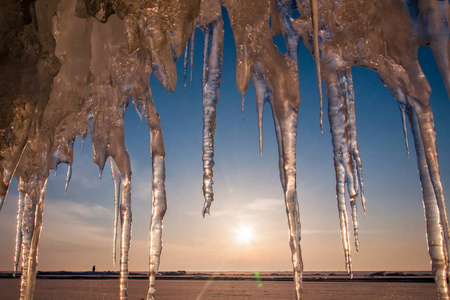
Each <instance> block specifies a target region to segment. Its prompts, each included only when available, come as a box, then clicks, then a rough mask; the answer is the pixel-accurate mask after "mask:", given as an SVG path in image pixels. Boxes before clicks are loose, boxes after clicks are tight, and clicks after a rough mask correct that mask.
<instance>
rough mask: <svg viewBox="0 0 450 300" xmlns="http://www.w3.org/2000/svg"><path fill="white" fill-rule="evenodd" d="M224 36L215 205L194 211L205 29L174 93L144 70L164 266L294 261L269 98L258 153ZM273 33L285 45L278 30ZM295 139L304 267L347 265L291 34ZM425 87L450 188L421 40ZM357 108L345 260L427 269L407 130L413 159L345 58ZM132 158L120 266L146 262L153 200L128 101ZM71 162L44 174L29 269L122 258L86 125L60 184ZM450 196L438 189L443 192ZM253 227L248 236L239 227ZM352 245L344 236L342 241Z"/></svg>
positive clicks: (393, 121)
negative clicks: (355, 216)
mask: <svg viewBox="0 0 450 300" xmlns="http://www.w3.org/2000/svg"><path fill="white" fill-rule="evenodd" d="M225 23H226V25H225V48H224V63H223V72H222V86H221V90H220V100H219V104H218V106H217V127H216V138H215V157H214V159H215V162H216V165H215V167H214V182H215V184H214V192H215V201H214V202H213V204H212V207H211V216H207V217H206V218H205V219H203V218H202V216H201V209H202V206H203V195H202V161H201V155H202V153H201V151H202V100H201V60H202V47H203V41H202V39H203V35H202V34H201V32H200V31H199V30H198V29H197V30H198V32H197V35H196V49H195V64H194V76H193V81H192V83H191V84H188V87H187V88H186V89H184V87H183V84H184V82H183V61H182V59H180V60H179V61H178V63H177V66H178V83H177V89H176V91H175V93H169V92H167V91H165V90H164V89H163V88H162V87H161V85H160V84H159V82H157V80H156V79H155V78H154V77H152V78H151V80H150V86H151V88H152V92H153V97H154V100H155V104H156V107H157V110H158V112H159V114H160V115H161V122H162V129H163V133H164V140H165V145H166V167H167V169H166V175H167V181H166V188H167V202H168V211H167V214H166V217H165V219H164V232H163V253H162V260H161V268H160V270H162V271H164V270H191V271H193V270H205V271H206V270H209V271H214V270H217V271H218V270H223V271H227V270H248V271H256V270H258V271H264V270H291V269H292V267H291V262H290V249H289V245H288V227H287V219H286V215H285V208H284V200H283V192H282V189H281V185H280V180H279V175H278V174H279V172H278V153H277V146H276V139H275V134H274V127H273V121H272V116H271V110H270V106H268V105H267V106H266V107H265V109H266V110H265V113H264V154H263V157H262V158H260V155H259V146H258V129H257V119H256V106H255V99H254V98H255V96H254V90H253V86H252V84H250V85H249V89H248V91H247V94H246V102H245V120H244V121H243V120H242V117H241V103H240V99H241V96H240V93H239V92H238V90H237V88H236V83H235V78H236V77H235V71H236V69H235V63H236V61H235V59H236V58H235V49H234V40H233V36H232V31H231V28H230V26H229V21H228V19H227V18H225ZM276 40H277V45H279V47H280V50H281V51H283V49H282V48H283V47H282V46H281V44H280V38H277V39H276ZM300 48H301V49H300V50H299V65H300V94H301V105H300V114H299V125H298V126H299V131H298V141H297V189H298V199H299V202H300V215H301V221H302V250H303V260H304V266H305V270H330V271H331V270H342V271H344V270H345V264H344V255H343V250H342V243H341V238H340V233H339V220H338V213H337V205H336V196H335V175H334V168H333V152H332V146H331V136H330V133H329V125H328V121H327V117H326V115H327V114H326V112H327V105H326V101H325V107H324V112H325V118H324V135H323V136H321V135H320V129H319V120H318V116H319V103H318V92H317V82H316V75H315V66H314V61H313V59H312V57H311V55H310V53H309V52H308V51H307V50H306V49H305V48H304V47H303V45H301V47H300ZM419 56H420V61H421V65H422V68H423V70H424V72H425V74H426V76H427V78H428V80H429V82H430V85H431V87H432V89H433V94H432V97H431V103H432V107H433V110H434V116H435V123H436V131H437V147H438V153H439V162H440V170H441V180H442V184H443V187H444V191H445V196H446V198H447V199H450V192H449V191H450V155H449V153H450V135H449V134H450V131H449V128H450V118H448V117H447V115H448V113H450V102H449V100H448V97H447V94H446V92H445V88H444V85H443V83H442V79H441V77H440V74H439V71H438V69H437V66H436V64H435V62H434V58H433V57H432V55H431V51H430V50H429V49H428V48H423V49H421V50H420V52H419ZM353 80H354V85H355V96H356V121H357V126H358V138H359V147H360V151H361V157H362V160H363V171H364V183H365V191H366V198H367V202H368V203H367V219H364V216H363V214H362V209H361V206H360V205H359V203H358V205H359V207H358V209H359V212H360V216H359V222H360V241H361V247H360V251H359V253H357V252H356V251H355V250H354V247H353V251H352V254H353V255H352V259H353V268H354V270H428V269H430V263H429V257H428V253H427V246H426V245H427V243H426V237H425V221H424V216H423V206H422V194H421V188H420V184H419V176H418V171H417V163H416V158H415V152H414V148H413V140H412V138H411V137H410V145H411V154H412V155H411V161H408V156H407V153H406V149H405V142H404V138H403V131H402V125H401V116H400V111H399V109H398V106H397V103H396V101H395V100H394V99H393V98H392V96H391V94H390V93H389V91H388V89H387V88H386V87H385V86H384V85H383V84H382V83H381V81H380V80H379V78H378V76H377V74H376V73H375V72H373V71H370V70H366V69H363V68H358V67H355V68H353ZM125 130H126V137H125V139H126V145H127V148H128V151H129V154H130V157H131V164H132V170H133V176H132V209H133V229H132V243H131V254H130V270H131V271H145V270H147V269H148V236H149V234H148V228H149V222H150V211H151V210H150V203H151V158H150V155H149V134H148V130H147V125H146V124H145V121H144V122H141V121H140V119H139V117H138V115H137V113H136V112H135V111H134V108H133V107H132V106H130V107H129V108H128V110H127V111H126V117H125ZM66 170H67V167H66V166H65V165H61V166H60V167H59V170H58V175H57V176H56V177H54V175H55V172H53V171H52V173H51V175H50V179H49V182H48V185H47V192H46V203H45V212H44V227H43V232H42V235H41V242H40V246H39V265H38V268H39V270H89V269H90V268H91V267H92V265H94V264H95V265H96V267H97V270H99V271H103V270H118V266H117V267H114V266H113V263H112V242H113V221H114V215H113V212H114V207H113V204H114V199H113V186H112V180H111V178H110V169H109V164H107V166H106V167H105V170H104V172H103V179H101V180H99V179H98V168H97V166H96V165H95V164H93V163H92V146H91V143H90V136H88V138H87V139H86V143H85V147H84V151H82V150H81V138H79V139H78V140H77V142H76V143H75V155H74V166H73V176H72V181H71V183H70V187H69V191H68V193H67V194H65V193H64V182H65V175H66ZM17 198H18V195H17V181H16V180H15V179H14V181H13V182H12V184H11V187H10V191H9V194H8V198H7V199H6V203H5V205H4V206H3V210H2V212H1V213H0V241H1V247H0V270H12V268H13V254H14V239H15V226H16V221H15V218H16V210H17ZM447 203H448V202H447ZM245 227H246V228H251V232H252V233H251V234H250V239H249V240H248V241H243V240H242V238H239V234H238V233H239V232H240V231H241V232H242V229H241V228H245ZM352 246H353V244H352Z"/></svg>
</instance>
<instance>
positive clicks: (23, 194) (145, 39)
mask: <svg viewBox="0 0 450 300" xmlns="http://www.w3.org/2000/svg"><path fill="white" fill-rule="evenodd" d="M222 6H223V7H224V8H225V9H226V11H227V13H228V15H229V19H230V23H231V27H232V29H233V35H234V39H235V43H236V59H237V64H236V83H237V88H238V89H239V91H240V92H241V93H242V101H244V94H245V92H246V89H247V86H248V83H249V80H250V78H251V79H252V82H253V84H254V87H255V91H256V102H257V113H258V125H259V135H260V149H261V152H262V116H263V107H264V104H265V103H266V102H268V103H269V104H270V106H271V109H272V113H273V120H274V124H275V131H276V137H277V142H278V150H279V168H280V179H281V184H282V187H283V191H284V197H285V204H286V212H287V218H288V225H289V232H290V242H289V243H290V247H291V250H292V263H293V269H294V279H295V289H296V297H297V299H301V298H302V269H303V264H302V258H301V249H300V218H299V208H298V202H297V194H296V161H295V157H296V134H297V118H298V109H299V104H300V94H299V82H298V60H297V50H298V46H299V42H300V41H303V43H304V44H305V46H306V47H307V48H308V49H309V50H310V51H311V53H312V54H313V56H314V57H315V60H316V67H317V78H318V83H319V94H320V102H321V107H322V86H321V85H322V78H323V80H324V83H325V85H326V92H327V99H328V116H329V121H330V127H331V134H332V143H333V151H334V165H335V170H336V194H337V202H338V210H339V219H340V226H341V233H342V241H343V247H344V252H345V265H346V268H347V271H348V272H349V274H351V272H352V271H351V268H352V265H351V256H350V248H351V247H350V237H349V236H350V234H349V221H348V215H347V202H346V196H345V190H346V189H347V192H348V195H349V198H350V199H349V202H350V207H351V219H352V225H353V232H354V243H355V246H356V249H357V250H358V246H359V241H358V223H357V218H356V210H357V206H356V198H357V197H358V195H359V196H360V197H361V200H362V207H363V210H364V211H365V200H364V187H363V180H362V166H361V159H360V155H359V150H358V143H357V133H356V123H355V105H354V101H355V99H354V92H353V81H352V73H351V67H352V66H355V65H358V66H363V67H367V68H370V69H372V70H375V71H376V72H377V73H378V74H379V76H380V78H381V80H382V81H383V83H384V84H385V85H386V86H387V87H388V88H389V89H390V91H391V92H392V95H393V97H394V98H395V99H397V100H398V103H399V107H400V111H401V114H402V119H403V122H404V130H405V135H406V128H407V127H406V119H408V120H409V122H410V124H411V128H412V132H413V135H414V143H415V148H416V153H417V160H418V165H419V174H420V181H421V184H422V189H423V203H424V209H425V217H426V226H427V238H428V248H429V253H430V257H431V261H432V269H433V274H434V276H435V280H436V283H437V289H438V294H439V297H440V299H448V298H449V296H448V286H447V271H448V262H449V257H450V252H449V246H450V245H449V225H448V221H447V216H446V210H445V202H444V197H443V191H442V186H441V182H440V176H439V166H438V161H437V152H436V141H435V138H436V137H435V131H434V122H433V114H432V111H431V107H430V104H429V96H430V93H431V90H430V88H429V85H428V82H427V80H426V78H425V76H424V74H423V73H422V71H421V68H420V66H419V63H418V58H417V51H418V47H419V46H420V45H428V46H429V47H431V49H432V51H433V54H434V56H435V58H436V61H437V63H438V66H439V68H440V71H441V74H442V77H443V80H444V82H445V85H446V88H447V91H450V75H449V74H450V73H449V72H450V68H449V28H448V20H449V18H450V10H449V2H448V1H436V0H336V1H335V0H311V1H307V0H297V1H294V0H247V1H240V0H222V1H219V0H170V1H169V0H165V1H164V0H161V1H157V0H156V1H155V0H90V1H86V0H45V1H43V0H39V1H36V2H34V1H33V0H29V1H15V0H5V4H4V5H3V7H2V10H3V15H2V16H4V17H2V20H1V21H0V22H2V25H5V26H2V27H1V28H2V29H1V30H4V28H7V30H9V31H7V32H2V36H3V37H4V38H2V39H3V41H2V42H1V43H2V44H1V45H0V46H2V47H0V50H1V51H2V52H1V56H2V59H1V60H0V64H1V66H2V68H0V72H1V73H0V89H1V91H2V94H1V95H0V96H1V101H2V102H1V103H2V107H1V113H2V118H3V120H2V122H1V128H0V129H1V130H0V160H1V168H0V176H1V182H0V197H1V198H0V201H1V202H0V208H1V204H3V201H4V199H5V197H6V193H7V189H8V186H9V183H10V180H11V178H12V177H13V176H14V177H16V178H18V179H19V195H20V196H19V205H18V214H17V239H16V249H15V250H16V251H15V257H14V272H16V271H17V268H18V265H19V258H20V257H21V260H22V272H21V274H22V279H21V288H20V298H21V299H32V298H33V290H34V283H35V279H36V272H37V248H38V244H39V236H40V231H41V228H42V217H43V210H44V199H45V196H44V193H45V186H46V182H47V178H48V175H49V172H50V170H51V169H56V167H57V166H58V164H60V163H67V164H68V165H69V169H68V174H67V185H68V183H69V181H70V177H71V165H72V162H73V145H74V141H75V139H76V137H77V136H78V135H81V136H82V137H83V139H84V138H85V137H86V135H87V132H88V131H90V133H91V137H92V144H93V157H94V162H95V163H96V164H98V166H99V168H100V174H101V172H102V170H103V167H104V165H105V163H106V161H107V159H108V158H110V162H111V173H112V178H113V181H114V191H115V231H114V252H113V256H114V262H115V261H116V259H115V257H116V253H115V249H116V243H117V236H118V235H119V236H120V298H121V299H126V298H127V280H128V252H129V247H130V237H131V166H130V159H129V156H128V153H127V150H126V147H125V143H124V129H123V122H124V113H125V110H126V108H127V106H128V105H129V103H130V102H131V101H132V103H133V104H134V106H135V108H136V110H137V111H138V113H139V115H140V116H141V117H145V119H146V120H147V124H148V127H149V131H150V135H151V150H150V154H151V158H152V167H153V173H152V174H153V177H152V178H153V179H152V180H153V182H152V212H151V229H150V249H149V252H150V253H149V257H150V265H149V277H150V279H149V289H148V294H147V299H153V298H154V295H155V288H154V286H155V276H156V274H157V273H158V267H159V260H160V255H161V249H162V244H161V238H162V221H163V217H164V214H165V211H166V193H165V185H164V180H165V166H164V155H165V153H164V143H163V137H162V132H161V125H160V119H159V115H158V114H157V112H156V108H155V104H154V102H153V99H152V95H151V90H150V87H149V84H148V83H149V78H150V74H151V73H153V74H154V76H155V77H156V78H157V79H158V80H159V82H160V83H161V84H162V85H163V86H164V88H166V89H167V90H169V91H173V90H174V88H175V86H176V80H177V78H176V76H177V73H176V64H175V62H176V60H177V59H178V58H179V57H180V56H181V55H182V53H183V50H184V64H185V65H184V66H185V70H184V73H185V78H184V79H185V84H186V78H187V77H188V76H187V73H188V65H189V63H190V67H191V79H192V65H193V53H194V39H195V37H194V34H195V28H196V27H199V28H200V29H201V30H202V32H203V34H204V46H203V47H204V48H203V49H204V50H203V51H204V52H203V78H202V88H203V109H204V118H203V169H204V175H203V192H204V197H205V203H204V207H203V215H205V214H206V213H209V212H210V206H211V203H212V201H213V188H212V186H213V181H212V178H213V171H212V168H213V165H214V160H213V155H214V130H215V117H216V105H217V102H218V99H219V88H220V82H221V66H222V52H223V34H224V32H223V18H222V12H223V11H224V8H223V7H222ZM102 23H105V24H102ZM280 33H281V34H283V37H284V40H285V42H286V46H287V53H286V54H285V55H283V54H281V53H280V52H279V51H278V49H277V47H276V46H275V45H274V43H273V36H278V35H279V34H280ZM6 43H8V47H6V46H5V45H6ZM321 111H322V108H321ZM320 124H321V126H322V112H321V113H320ZM406 140H407V139H406ZM407 147H408V145H407ZM408 152H409V147H408ZM67 185H66V189H67ZM119 218H120V224H121V228H120V230H119V228H118V223H119Z"/></svg>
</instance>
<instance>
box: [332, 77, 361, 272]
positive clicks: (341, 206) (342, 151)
mask: <svg viewBox="0 0 450 300" xmlns="http://www.w3.org/2000/svg"><path fill="white" fill-rule="evenodd" d="M327 98H328V115H329V120H330V131H331V136H332V143H333V152H334V167H335V172H336V197H337V201H338V211H339V220H340V227H341V236H342V243H343V247H344V254H345V265H346V269H347V272H348V273H349V274H350V275H351V276H352V268H351V256H350V245H349V232H348V216H347V206H346V199H345V186H347V190H348V193H349V196H350V205H351V208H352V223H353V233H354V237H355V246H356V248H357V249H358V248H359V240H358V223H357V220H356V203H355V199H356V197H357V182H356V180H355V177H358V178H359V179H360V182H361V183H362V173H360V171H362V169H361V163H360V160H359V161H358V159H359V151H358V146H357V139H356V138H357V137H356V122H355V121H356V120H355V111H354V95H353V83H352V80H351V71H350V70H349V69H347V70H343V71H341V70H339V71H337V74H332V75H327ZM356 161H358V163H357V162H356ZM355 164H356V166H355ZM355 172H356V173H357V174H355ZM361 187H363V186H362V184H361Z"/></svg>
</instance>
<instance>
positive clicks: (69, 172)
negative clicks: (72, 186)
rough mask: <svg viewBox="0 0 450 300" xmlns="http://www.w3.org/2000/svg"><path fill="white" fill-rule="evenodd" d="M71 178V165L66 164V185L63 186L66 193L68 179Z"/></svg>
mask: <svg viewBox="0 0 450 300" xmlns="http://www.w3.org/2000/svg"><path fill="white" fill-rule="evenodd" d="M71 178H72V165H71V164H68V167H67V176H66V186H65V192H66V193H67V190H68V189H69V183H70V179H71Z"/></svg>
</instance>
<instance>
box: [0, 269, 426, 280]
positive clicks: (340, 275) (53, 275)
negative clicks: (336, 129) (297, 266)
mask: <svg viewBox="0 0 450 300" xmlns="http://www.w3.org/2000/svg"><path fill="white" fill-rule="evenodd" d="M0 278H2V279H8V278H10V279H13V278H20V274H18V275H17V276H16V277H13V276H12V272H10V271H4V272H1V271H0ZM37 278H38V279H55V280H58V279H65V280H67V279H70V280H72V279H73V280H108V279H110V280H114V279H118V278H119V272H116V271H105V272H79V271H78V272H76V271H38V273H37ZM129 279H131V280H133V279H141V280H146V279H148V272H130V274H129ZM156 279H157V280H218V281H255V280H257V281H293V276H292V272H289V271H281V272H277V271H273V272H270V271H268V272H201V271H200V272H190V271H166V272H160V273H159V274H158V275H157V277H156ZM303 281H312V282H322V281H324V282H410V283H413V282H422V283H432V282H434V278H433V275H432V272H431V271H356V272H353V279H352V278H350V276H349V275H348V274H347V273H346V272H340V271H337V272H332V271H330V272H320V271H318V272H314V271H308V272H304V273H303Z"/></svg>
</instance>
